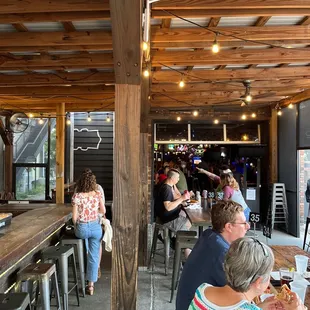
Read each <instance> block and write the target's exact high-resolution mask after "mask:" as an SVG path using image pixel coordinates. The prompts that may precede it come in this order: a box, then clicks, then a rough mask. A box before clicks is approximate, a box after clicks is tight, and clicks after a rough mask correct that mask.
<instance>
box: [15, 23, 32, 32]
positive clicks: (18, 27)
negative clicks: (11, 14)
mask: <svg viewBox="0 0 310 310" xmlns="http://www.w3.org/2000/svg"><path fill="white" fill-rule="evenodd" d="M12 26H13V27H14V28H15V29H16V30H17V31H19V32H27V31H28V29H27V27H26V26H25V25H23V24H21V23H13V24H12Z"/></svg>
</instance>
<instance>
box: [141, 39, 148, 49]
mask: <svg viewBox="0 0 310 310" xmlns="http://www.w3.org/2000/svg"><path fill="white" fill-rule="evenodd" d="M148 47H149V45H148V44H147V42H145V41H143V43H142V49H143V50H144V51H147V49H148Z"/></svg>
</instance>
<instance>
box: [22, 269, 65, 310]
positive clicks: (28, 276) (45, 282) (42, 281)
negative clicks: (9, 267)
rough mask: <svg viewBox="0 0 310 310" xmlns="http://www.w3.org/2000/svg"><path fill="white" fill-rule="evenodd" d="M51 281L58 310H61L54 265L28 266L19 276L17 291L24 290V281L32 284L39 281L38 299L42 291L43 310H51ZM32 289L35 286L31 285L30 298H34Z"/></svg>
mask: <svg viewBox="0 0 310 310" xmlns="http://www.w3.org/2000/svg"><path fill="white" fill-rule="evenodd" d="M50 279H51V280H52V284H53V287H54V289H55V292H56V302H57V309H61V305H60V296H59V289H58V280H57V272H56V266H55V265H54V264H41V263H40V264H30V265H28V266H27V267H26V268H25V269H23V270H21V271H20V272H19V273H18V274H17V285H16V291H18V290H20V289H23V287H22V285H21V284H22V282H23V281H26V282H28V281H31V282H32V283H33V282H34V281H37V282H38V283H39V286H38V287H37V294H36V297H38V294H39V290H40V295H41V300H42V310H50V309H51V305H50ZM32 288H33V284H32V285H31V292H29V293H30V296H32ZM36 301H38V298H36Z"/></svg>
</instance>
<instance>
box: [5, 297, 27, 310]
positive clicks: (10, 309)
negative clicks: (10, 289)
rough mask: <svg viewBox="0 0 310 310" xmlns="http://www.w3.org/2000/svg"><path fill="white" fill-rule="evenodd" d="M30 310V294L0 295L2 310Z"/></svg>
mask: <svg viewBox="0 0 310 310" xmlns="http://www.w3.org/2000/svg"><path fill="white" fill-rule="evenodd" d="M26 309H27V310H28V309H29V310H30V309H31V305H30V298H29V294H28V293H9V294H0V310H26Z"/></svg>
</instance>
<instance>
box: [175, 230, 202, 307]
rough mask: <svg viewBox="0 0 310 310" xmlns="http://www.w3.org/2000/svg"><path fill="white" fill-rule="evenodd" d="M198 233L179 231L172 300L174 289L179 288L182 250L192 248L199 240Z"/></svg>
mask: <svg viewBox="0 0 310 310" xmlns="http://www.w3.org/2000/svg"><path fill="white" fill-rule="evenodd" d="M196 236H197V233H196V232H195V231H182V230H179V231H178V232H177V238H176V245H175V252H174V260H173V271H172V278H171V295H170V302H172V300H173V295H174V291H175V289H176V288H177V283H178V279H179V274H180V266H181V252H182V249H187V248H189V249H192V248H193V247H194V246H195V244H196V242H197V240H198V239H197V237H196Z"/></svg>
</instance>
